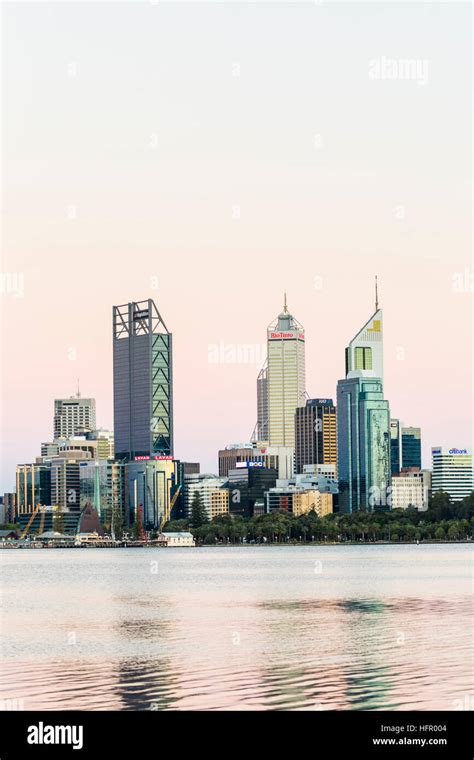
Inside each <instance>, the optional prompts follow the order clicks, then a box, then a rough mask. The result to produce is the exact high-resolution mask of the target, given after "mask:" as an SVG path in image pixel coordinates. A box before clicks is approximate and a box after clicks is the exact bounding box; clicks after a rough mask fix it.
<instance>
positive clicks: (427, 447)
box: [0, 294, 471, 492]
mask: <svg viewBox="0 0 474 760" xmlns="http://www.w3.org/2000/svg"><path fill="white" fill-rule="evenodd" d="M144 303H146V302H145V301H143V299H142V300H141V301H138V302H131V303H129V304H128V306H127V310H128V309H129V308H131V307H133V308H135V307H138V306H139V305H140V304H144ZM147 303H148V304H150V303H151V304H153V301H152V300H151V299H149V301H148V302H147ZM153 307H154V308H155V304H153ZM117 308H118V307H113V309H114V315H115V312H116V310H117ZM285 309H286V294H285ZM285 309H284V313H286V311H285ZM157 313H158V312H157ZM381 314H382V310H381V309H380V308H379V305H378V303H377V302H376V309H375V312H374V313H373V314H372V317H371V318H370V319H369V321H368V322H366V323H365V325H364V328H362V330H360V331H359V332H358V333H357V334H356V337H355V338H354V339H352V340H351V341H349V342H348V343H349V345H352V344H353V343H354V341H355V340H356V339H357V338H359V335H360V334H361V333H362V331H363V329H365V327H367V325H368V324H371V323H372V321H373V319H374V316H379V315H380V318H381ZM280 316H281V315H280ZM158 317H159V313H158ZM146 320H148V317H146ZM159 320H161V317H159ZM115 321H116V318H115V316H114V324H115ZM162 324H163V325H164V323H162V322H161V321H158V325H162ZM161 329H163V328H161ZM164 329H165V330H166V329H167V328H166V327H165V328H164ZM114 330H115V327H114ZM114 343H115V338H114ZM236 345H238V346H240V347H243V346H244V344H236ZM342 350H343V348H342V347H341V351H342ZM348 350H349V349H347V348H346V355H347V351H348ZM237 353H238V352H237ZM234 354H236V352H234ZM241 354H242V355H246V352H245V351H242V352H241ZM247 355H248V352H247ZM174 361H175V363H179V362H180V357H179V355H178V356H177V357H176V356H175V358H174ZM346 361H347V359H346ZM223 363H224V364H227V362H226V360H225V357H224V361H223ZM230 366H235V365H234V364H233V363H232V362H231V363H230ZM251 366H252V365H251ZM173 369H174V368H173ZM344 374H346V373H344ZM352 374H354V375H357V374H359V373H358V372H355V373H352ZM362 374H363V375H366V374H367V375H369V376H370V375H372V374H373V372H371V371H370V369H369V372H367V371H366V370H365V369H364V371H363V372H362ZM341 377H342V376H341ZM340 379H341V378H339V380H340ZM337 383H338V380H337V379H336V380H335V385H334V390H336V388H337ZM384 386H385V383H384ZM253 390H254V391H255V388H254V389H253ZM111 394H112V398H113V383H112V388H111ZM335 395H336V392H334V396H335ZM384 395H385V397H386V398H387V394H386V393H384ZM254 396H255V393H254ZM309 397H310V398H311V395H310V396H309ZM68 398H70V399H71V400H76V401H77V400H80V401H81V402H87V403H90V402H92V403H93V404H94V402H95V397H94V396H90V398H87V399H86V398H84V397H82V395H81V394H79V392H78V391H77V392H76V394H74V395H71V396H70V397H65V398H64V399H63V400H66V401H67V399H68ZM58 401H61V399H58V398H54V399H52V404H53V409H54V411H55V413H56V409H57V406H58ZM254 402H255V398H254ZM389 402H390V399H389ZM94 411H95V405H94ZM390 411H391V417H392V420H393V414H392V409H391V410H390ZM175 413H176V410H173V416H174V414H175ZM401 417H403V413H402V415H401ZM97 419H98V420H99V423H100V424H99V423H98V425H97V427H101V428H107V427H108V426H107V425H105V424H103V423H102V420H101V419H100V415H99V414H97ZM417 427H421V429H423V428H422V426H421V425H420V426H417ZM110 429H112V430H113V426H112V427H111V428H110ZM405 429H412V428H405V427H404V430H405ZM48 439H49V436H47V435H45V436H43V438H42V441H46V440H48ZM247 440H250V436H249V437H248V439H247ZM448 441H449V442H450V443H449V445H451V443H452V438H451V437H450V434H449V433H448ZM237 442H238V441H237V440H234V439H231V438H230V436H229V440H227V441H226V442H225V443H223V442H222V441H216V446H215V453H214V460H215V463H214V466H212V467H211V468H206V467H203V468H202V471H203V472H207V471H208V472H212V473H217V472H218V461H217V460H218V456H217V453H218V450H219V449H220V448H221V447H222V446H223V445H229V444H233V443H237ZM242 442H243V443H244V442H246V440H245V439H242ZM422 442H423V449H424V450H425V451H427V450H428V452H429V456H430V458H429V460H428V462H426V461H424V460H423V458H422V466H423V467H425V468H429V467H430V466H431V451H432V449H433V448H434V447H435V446H436V447H438V446H443V445H445V444H444V443H440V442H439V441H437V442H435V441H431V440H430V441H426V440H424V435H423V433H422ZM460 445H465V446H470V445H471V442H470V440H467V442H464V441H461V443H460ZM39 449H40V443H39V442H38V444H37V450H36V453H35V454H34V456H33V457H32V458H31V460H28V459H27V458H25V457H23V458H20V459H18V460H17V462H16V463H15V466H16V464H18V462H26V461H34V459H35V457H36V456H39V455H40V450H39ZM175 457H176V459H180V460H183V461H186V457H185V456H183V455H182V453H181V452H179V451H178V453H175ZM425 460H426V455H425ZM188 461H191V459H190V458H188ZM195 461H199V462H202V460H201V459H200V458H199V455H198V454H197V455H196V457H195ZM0 490H1V489H0ZM3 490H4V491H5V492H9V491H11V490H14V488H5V489H3Z"/></svg>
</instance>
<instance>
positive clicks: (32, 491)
mask: <svg viewBox="0 0 474 760" xmlns="http://www.w3.org/2000/svg"><path fill="white" fill-rule="evenodd" d="M52 503H53V502H52V501H51V466H50V465H49V464H19V465H17V467H16V494H15V516H18V515H23V514H31V513H32V512H34V509H35V507H36V506H37V505H38V504H42V505H50V504H52Z"/></svg>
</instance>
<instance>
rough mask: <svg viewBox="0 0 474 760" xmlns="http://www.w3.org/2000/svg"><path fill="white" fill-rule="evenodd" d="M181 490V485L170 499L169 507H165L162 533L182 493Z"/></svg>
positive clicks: (161, 523)
mask: <svg viewBox="0 0 474 760" xmlns="http://www.w3.org/2000/svg"><path fill="white" fill-rule="evenodd" d="M180 491H181V486H178V488H177V489H176V491H175V492H174V494H173V497H172V499H171V501H170V504H169V507H168V509H166V508H165V513H164V515H163V518H162V520H161V522H160V533H162V532H163V528H164V526H165V525H166V523H167V522H168V520H169V519H170V517H171V512H172V511H173V507H174V505H175V504H176V500H177V498H178V496H179V494H180Z"/></svg>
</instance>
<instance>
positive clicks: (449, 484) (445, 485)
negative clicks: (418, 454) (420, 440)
mask: <svg viewBox="0 0 474 760" xmlns="http://www.w3.org/2000/svg"><path fill="white" fill-rule="evenodd" d="M431 455H432V458H433V474H432V482H431V487H432V492H433V495H434V494H435V493H436V492H437V491H444V492H445V493H447V494H449V496H450V497H451V500H452V501H460V500H461V499H464V497H466V496H469V495H470V494H471V493H472V491H474V472H473V466H472V449H470V448H467V447H464V448H460V449H458V448H456V447H452V448H449V447H447V446H435V447H434V448H432V449H431Z"/></svg>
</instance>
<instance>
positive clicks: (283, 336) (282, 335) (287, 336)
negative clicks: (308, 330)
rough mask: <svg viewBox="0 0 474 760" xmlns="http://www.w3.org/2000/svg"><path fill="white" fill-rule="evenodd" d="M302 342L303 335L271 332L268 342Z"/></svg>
mask: <svg viewBox="0 0 474 760" xmlns="http://www.w3.org/2000/svg"><path fill="white" fill-rule="evenodd" d="M295 338H296V339H297V340H304V333H300V332H272V333H270V340H291V339H293V340H294V339H295Z"/></svg>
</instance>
